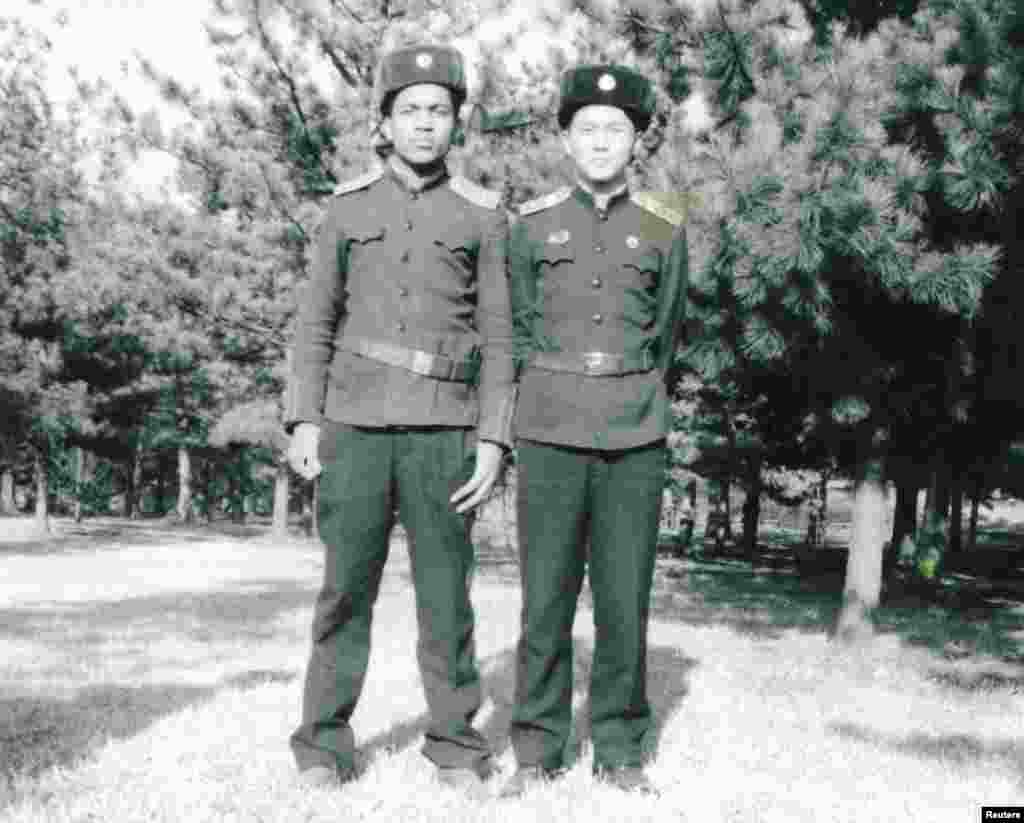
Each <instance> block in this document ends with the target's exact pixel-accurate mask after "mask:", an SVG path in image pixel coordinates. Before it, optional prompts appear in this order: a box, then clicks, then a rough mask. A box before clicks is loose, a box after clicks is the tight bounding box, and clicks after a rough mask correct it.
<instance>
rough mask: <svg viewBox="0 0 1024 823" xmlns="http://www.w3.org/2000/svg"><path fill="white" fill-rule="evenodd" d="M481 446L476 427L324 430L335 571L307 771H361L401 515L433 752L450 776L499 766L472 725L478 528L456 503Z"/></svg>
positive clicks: (323, 491) (329, 563) (328, 584)
mask: <svg viewBox="0 0 1024 823" xmlns="http://www.w3.org/2000/svg"><path fill="white" fill-rule="evenodd" d="M474 437H475V433H474V432H473V431H472V430H467V429H444V428H442V429H437V428H434V429H431V428H424V429H416V430H410V429H402V430H394V429H364V428H356V427H352V426H347V425H343V424H338V423H333V424H330V423H329V424H326V425H325V426H324V428H323V431H322V437H321V445H320V462H321V463H322V464H323V467H324V468H323V474H322V475H321V477H320V504H319V509H318V511H317V516H318V518H319V528H320V537H321V539H322V541H323V542H324V544H325V548H326V566H325V569H324V582H323V587H322V589H321V591H320V593H319V596H318V597H317V600H316V607H315V612H314V615H313V651H312V655H311V657H310V661H309V666H308V669H307V673H306V684H305V692H304V695H303V701H302V724H301V725H300V726H299V728H298V729H296V731H295V732H294V734H293V735H292V737H291V745H292V750H293V752H294V754H295V759H296V762H297V764H298V766H299V768H300V769H307V768H310V767H312V766H317V765H326V766H338V767H341V768H346V767H349V766H351V765H353V758H354V754H355V739H354V735H353V732H352V727H351V726H350V725H349V719H350V718H351V716H352V713H353V711H355V708H356V703H357V701H358V700H359V695H360V692H361V691H362V688H363V682H364V680H365V677H366V669H367V664H368V662H369V658H370V623H371V618H372V614H373V606H374V602H375V601H376V599H377V593H378V590H379V588H380V582H381V575H382V572H383V570H384V564H385V561H386V560H387V556H388V540H389V535H390V533H391V529H392V526H393V525H394V513H395V511H396V509H397V512H398V517H399V519H400V520H401V522H402V524H403V525H404V526H405V529H406V531H407V533H408V536H409V557H410V562H411V567H412V576H413V583H414V586H415V591H416V616H417V623H418V628H419V639H418V643H417V647H416V651H417V659H418V662H419V669H420V675H421V679H422V685H423V690H424V693H425V695H426V700H427V705H428V707H429V710H430V725H429V728H428V730H427V734H426V742H425V744H424V747H423V754H425V755H426V756H427V757H428V758H430V759H431V760H433V761H434V762H435V763H436V764H438V765H441V766H471V765H474V764H476V763H477V762H478V761H480V760H482V759H484V758H486V757H488V756H489V750H488V746H487V743H486V741H485V740H484V739H483V737H482V736H481V735H480V734H479V733H478V732H477V731H476V730H475V729H474V728H473V727H472V725H471V724H472V721H473V717H474V716H475V714H476V712H477V710H478V709H479V708H480V703H481V687H480V677H479V672H478V670H477V665H476V652H475V648H474V643H473V608H472V605H471V604H470V599H469V578H470V575H471V572H472V566H473V546H472V544H471V542H470V528H471V526H472V519H471V518H470V517H467V516H466V515H461V514H456V513H455V510H454V508H453V507H452V505H451V504H450V503H449V502H448V498H449V496H450V495H451V494H452V492H453V491H455V489H457V488H458V487H459V486H460V485H462V484H463V483H464V482H466V480H468V479H469V476H470V474H471V473H472V469H473V464H474V461H475V447H474V440H473V439H474Z"/></svg>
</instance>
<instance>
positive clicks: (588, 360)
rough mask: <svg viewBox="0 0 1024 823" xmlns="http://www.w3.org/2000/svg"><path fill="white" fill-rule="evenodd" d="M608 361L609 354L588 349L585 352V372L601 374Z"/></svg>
mask: <svg viewBox="0 0 1024 823" xmlns="http://www.w3.org/2000/svg"><path fill="white" fill-rule="evenodd" d="M607 362H608V355H606V354H605V353H604V352H603V351H588V352H584V354H583V373H584V374H600V373H601V371H602V370H603V369H604V367H605V364H606V363H607Z"/></svg>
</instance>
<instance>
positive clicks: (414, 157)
mask: <svg viewBox="0 0 1024 823" xmlns="http://www.w3.org/2000/svg"><path fill="white" fill-rule="evenodd" d="M454 129H455V107H454V106H453V105H452V93H451V91H449V90H448V89H447V88H445V87H444V86H438V85H435V84H434V83H418V84H417V85H415V86H407V87H406V88H404V89H402V90H401V91H400V92H398V94H397V95H395V99H394V101H393V102H392V104H391V113H390V114H389V115H388V116H387V117H386V118H385V119H384V122H383V123H382V124H381V131H383V132H384V136H385V137H387V138H388V139H389V140H390V141H391V142H392V143H394V146H395V153H396V154H398V156H399V157H401V158H402V159H403V160H404V161H405V162H406V163H408V164H409V165H411V166H429V165H431V164H433V163H436V162H437V161H438V160H440V159H441V158H443V157H444V156H445V155H446V154H447V153H448V149H450V148H451V145H452V132H453V131H454Z"/></svg>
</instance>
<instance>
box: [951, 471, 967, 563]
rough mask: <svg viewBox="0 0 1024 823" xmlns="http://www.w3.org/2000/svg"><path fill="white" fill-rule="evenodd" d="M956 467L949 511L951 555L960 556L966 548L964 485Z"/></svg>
mask: <svg viewBox="0 0 1024 823" xmlns="http://www.w3.org/2000/svg"><path fill="white" fill-rule="evenodd" d="M961 478H962V475H961V474H960V472H959V471H957V470H956V468H955V467H954V469H953V478H952V484H951V486H952V488H951V490H950V491H951V494H950V510H949V553H950V554H951V555H958V554H960V552H962V551H963V548H964V539H963V532H964V483H963V480H962V479H961Z"/></svg>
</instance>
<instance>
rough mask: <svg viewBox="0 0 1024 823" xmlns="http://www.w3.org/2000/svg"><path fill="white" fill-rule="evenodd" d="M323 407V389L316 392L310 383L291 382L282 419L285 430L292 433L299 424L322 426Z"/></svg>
mask: <svg viewBox="0 0 1024 823" xmlns="http://www.w3.org/2000/svg"><path fill="white" fill-rule="evenodd" d="M322 407H323V390H322V389H320V390H319V391H318V390H316V389H315V388H314V385H313V384H312V383H310V382H309V381H304V380H293V381H290V382H289V384H288V388H287V390H286V391H285V395H284V414H283V415H282V418H283V422H284V427H285V430H286V431H289V432H290V431H291V430H292V429H293V428H295V426H296V425H297V424H299V423H315V424H316V425H320V424H321V422H322V420H323V410H322Z"/></svg>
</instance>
